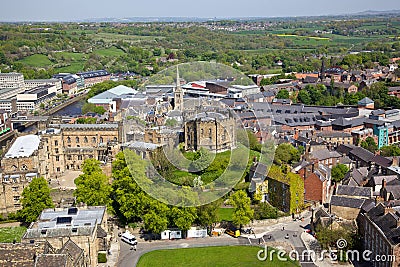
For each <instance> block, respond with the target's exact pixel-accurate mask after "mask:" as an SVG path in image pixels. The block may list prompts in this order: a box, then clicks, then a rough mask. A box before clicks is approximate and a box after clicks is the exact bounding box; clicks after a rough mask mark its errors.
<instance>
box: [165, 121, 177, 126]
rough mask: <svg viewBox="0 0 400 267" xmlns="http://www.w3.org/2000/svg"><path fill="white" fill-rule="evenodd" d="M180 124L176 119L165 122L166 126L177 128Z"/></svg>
mask: <svg viewBox="0 0 400 267" xmlns="http://www.w3.org/2000/svg"><path fill="white" fill-rule="evenodd" d="M177 124H178V121H177V120H175V119H167V120H166V121H165V125H166V126H170V127H175V126H176V125H177Z"/></svg>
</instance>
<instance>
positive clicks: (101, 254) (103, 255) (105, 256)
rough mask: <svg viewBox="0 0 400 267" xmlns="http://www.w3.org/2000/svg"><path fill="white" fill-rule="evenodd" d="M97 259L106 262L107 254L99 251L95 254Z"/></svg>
mask: <svg viewBox="0 0 400 267" xmlns="http://www.w3.org/2000/svg"><path fill="white" fill-rule="evenodd" d="M97 261H98V262H99V263H106V262H107V255H106V253H99V254H98V255H97Z"/></svg>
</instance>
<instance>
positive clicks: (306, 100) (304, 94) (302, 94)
mask: <svg viewBox="0 0 400 267" xmlns="http://www.w3.org/2000/svg"><path fill="white" fill-rule="evenodd" d="M297 100H298V101H299V102H301V103H303V104H305V105H310V104H311V97H310V94H309V93H308V91H307V90H300V91H299V94H298V95H297Z"/></svg>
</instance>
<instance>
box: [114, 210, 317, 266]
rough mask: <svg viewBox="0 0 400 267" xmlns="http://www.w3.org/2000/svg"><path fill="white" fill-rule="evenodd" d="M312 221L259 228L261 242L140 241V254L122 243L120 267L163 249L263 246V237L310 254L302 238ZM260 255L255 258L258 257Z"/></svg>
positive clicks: (213, 239)
mask: <svg viewBox="0 0 400 267" xmlns="http://www.w3.org/2000/svg"><path fill="white" fill-rule="evenodd" d="M309 221H310V219H309V217H308V218H307V217H306V219H305V220H304V221H303V222H302V221H295V222H294V221H290V222H287V223H279V224H275V225H272V226H264V227H262V226H260V227H255V228H254V232H255V234H256V237H257V238H254V236H253V235H248V236H244V237H243V236H242V237H239V238H232V237H230V236H228V235H225V234H224V235H223V236H221V237H206V238H200V239H186V240H167V241H164V240H156V241H151V242H149V241H142V242H140V241H139V244H138V246H137V250H136V251H135V250H131V246H129V245H128V244H126V243H124V242H120V245H121V247H120V254H119V258H118V262H117V264H116V266H118V267H132V266H136V264H137V262H138V260H139V258H140V256H141V255H143V254H145V253H147V252H149V251H153V250H160V249H175V248H189V247H209V246H237V245H249V244H252V245H257V246H258V245H259V242H260V241H261V242H262V240H261V239H260V240H259V237H263V239H264V240H265V241H266V243H265V245H267V246H268V244H269V243H275V244H276V243H277V242H280V243H284V242H286V243H289V244H290V245H291V246H292V247H294V248H295V249H296V251H297V252H298V253H299V254H300V255H301V253H302V252H303V251H304V250H306V247H305V246H304V243H303V242H302V240H301V238H300V235H301V233H302V232H303V231H304V226H306V225H307V224H308V223H309ZM256 256H257V255H254V257H256ZM301 265H302V266H306V267H311V266H315V265H314V264H313V263H312V262H309V261H307V260H305V261H304V262H303V261H301Z"/></svg>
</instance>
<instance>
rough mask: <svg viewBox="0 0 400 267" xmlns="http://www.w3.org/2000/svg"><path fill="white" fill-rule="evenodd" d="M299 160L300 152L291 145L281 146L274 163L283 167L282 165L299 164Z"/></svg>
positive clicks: (277, 149)
mask: <svg viewBox="0 0 400 267" xmlns="http://www.w3.org/2000/svg"><path fill="white" fill-rule="evenodd" d="M299 160H300V152H299V150H297V149H296V148H295V147H294V146H292V145H291V144H289V143H283V144H280V145H278V147H277V148H276V150H275V158H274V161H275V163H276V164H278V165H281V164H282V163H286V164H292V163H294V162H298V161H299Z"/></svg>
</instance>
